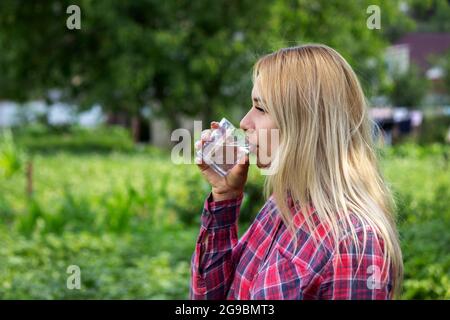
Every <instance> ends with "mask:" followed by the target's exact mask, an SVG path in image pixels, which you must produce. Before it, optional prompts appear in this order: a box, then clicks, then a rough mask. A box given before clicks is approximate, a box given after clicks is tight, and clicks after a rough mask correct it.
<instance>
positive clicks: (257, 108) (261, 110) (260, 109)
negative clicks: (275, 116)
mask: <svg viewBox="0 0 450 320" xmlns="http://www.w3.org/2000/svg"><path fill="white" fill-rule="evenodd" d="M255 109H256V110H258V111H260V112H263V113H265V112H266V111H265V110H264V109H263V108H260V107H255Z"/></svg>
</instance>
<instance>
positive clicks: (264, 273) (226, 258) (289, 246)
mask: <svg viewBox="0 0 450 320" xmlns="http://www.w3.org/2000/svg"><path fill="white" fill-rule="evenodd" d="M242 199H243V195H241V196H240V197H238V198H236V199H229V200H222V201H216V202H214V201H212V195H211V194H210V195H209V196H208V197H207V199H206V200H205V203H204V209H203V213H202V216H201V228H200V234H199V236H198V239H197V243H196V247H195V251H194V254H193V255H192V261H191V283H190V298H191V299H231V300H233V299H244V300H246V299H271V300H276V299H390V297H391V288H392V284H391V281H390V279H391V278H390V277H388V278H387V281H383V279H385V278H384V276H385V274H384V273H383V274H381V270H382V266H383V261H384V259H383V250H382V248H383V242H382V240H381V239H380V240H377V238H376V237H375V235H374V233H373V232H372V231H371V230H370V229H368V228H367V227H366V231H367V233H366V239H365V245H366V250H365V252H364V254H363V256H362V260H361V261H360V257H361V256H360V255H358V256H357V255H356V254H355V248H354V246H353V247H352V246H351V245H349V246H348V248H347V249H345V246H343V245H342V244H343V243H344V241H345V239H343V240H342V241H340V242H339V246H340V248H342V249H341V250H342V251H341V256H340V259H338V255H337V254H336V253H335V250H334V245H333V243H332V242H331V241H329V239H330V238H329V237H327V234H328V233H327V229H326V228H325V227H324V225H323V224H321V223H320V222H319V221H318V218H317V215H316V214H315V212H314V210H313V209H312V208H310V209H309V212H308V214H309V215H312V218H313V221H314V222H315V226H316V229H315V230H316V231H315V232H313V233H311V232H308V228H307V227H306V222H305V220H304V214H300V213H296V214H294V216H293V217H294V220H293V221H294V224H295V226H296V230H297V241H298V242H297V244H298V248H297V250H296V251H295V252H294V243H293V239H294V238H293V237H292V235H291V233H290V232H289V231H288V230H287V229H286V227H285V225H284V223H282V220H281V218H280V215H279V213H278V209H277V207H276V204H275V202H274V198H273V195H272V196H271V197H270V198H269V199H268V200H267V202H266V203H265V205H264V206H263V208H262V209H261V211H260V212H259V214H258V215H257V217H256V218H255V220H254V222H253V223H252V225H251V226H250V227H249V229H248V230H247V231H246V233H245V234H244V235H243V236H242V237H241V239H240V240H238V237H237V220H238V216H239V211H240V206H241V202H242ZM288 199H289V204H290V205H292V204H293V202H292V199H291V198H290V196H288ZM352 218H353V219H352V221H353V222H354V227H355V229H356V231H357V235H358V238H359V239H360V241H364V240H363V239H364V236H363V235H364V232H363V230H362V228H361V227H360V225H359V224H358V222H357V221H358V220H357V219H355V217H352ZM313 238H315V239H316V240H318V241H314V239H313ZM346 240H349V239H348V237H347V239H346ZM358 263H361V264H360V265H359V268H358Z"/></svg>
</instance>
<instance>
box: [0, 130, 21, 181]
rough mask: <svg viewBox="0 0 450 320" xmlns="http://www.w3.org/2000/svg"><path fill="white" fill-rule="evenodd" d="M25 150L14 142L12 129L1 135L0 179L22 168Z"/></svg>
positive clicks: (10, 175) (8, 176)
mask: <svg viewBox="0 0 450 320" xmlns="http://www.w3.org/2000/svg"><path fill="white" fill-rule="evenodd" d="M24 157H25V154H24V151H23V150H22V148H20V147H18V146H17V144H16V143H15V142H14V139H13V136H12V133H11V131H9V130H5V131H4V132H3V133H2V134H1V135H0V179H5V178H10V177H12V176H13V175H14V174H16V173H17V172H19V171H20V170H21V169H22V166H23V162H24Z"/></svg>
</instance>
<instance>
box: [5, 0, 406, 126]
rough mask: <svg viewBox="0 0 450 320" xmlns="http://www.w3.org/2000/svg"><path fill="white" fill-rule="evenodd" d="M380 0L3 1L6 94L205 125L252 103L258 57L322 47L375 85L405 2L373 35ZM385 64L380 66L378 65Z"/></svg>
mask: <svg viewBox="0 0 450 320" xmlns="http://www.w3.org/2000/svg"><path fill="white" fill-rule="evenodd" d="M373 2H375V4H377V3H376V2H377V1H369V0H367V1H360V2H354V1H336V0H335V1H314V2H310V1H307V0H297V1H287V0H282V1H277V2H272V1H268V0H262V1H252V0H240V1H238V0H217V1H214V2H211V1H207V0H196V1H190V0H179V1H158V0H140V1H127V2H124V1H114V2H112V1H104V0H103V1H101V0H99V1H90V0H78V1H72V0H71V1H69V0H61V1H56V0H53V1H52V0H47V1H39V2H37V1H36V2H29V1H20V0H19V1H17V0H4V1H1V2H0V48H1V49H2V54H1V55H0V74H1V76H0V96H1V97H2V98H9V99H13V100H20V101H26V100H29V99H33V98H46V99H47V100H50V98H51V97H50V95H49V94H48V93H49V89H54V88H56V89H58V90H59V91H60V92H61V93H62V95H61V96H60V97H59V99H60V100H61V101H64V102H69V103H73V104H75V105H77V106H79V107H80V108H86V107H91V106H92V105H93V104H96V103H98V104H100V105H101V106H102V108H103V109H104V110H105V111H113V112H117V111H121V112H125V113H126V114H129V115H131V117H133V118H139V117H142V110H143V109H144V108H147V110H149V111H150V112H149V113H150V114H151V116H152V117H162V118H164V119H166V120H167V121H168V122H169V124H170V125H171V127H172V128H175V127H178V119H179V116H181V115H189V116H199V115H201V117H202V119H203V120H204V121H206V122H208V121H210V120H212V119H214V118H216V117H217V115H218V114H219V113H220V112H223V111H225V110H226V111H227V112H228V110H230V109H234V110H238V111H239V112H241V113H243V112H245V110H246V109H248V107H249V104H250V99H249V96H250V89H251V88H250V86H251V81H250V75H251V67H252V64H253V63H254V62H255V61H256V59H257V57H258V56H260V55H262V54H264V53H268V52H270V51H272V50H275V49H278V48H281V47H283V46H290V45H295V44H300V43H305V42H321V43H325V44H328V45H330V46H332V47H335V48H336V49H337V50H338V51H340V52H341V53H342V54H343V55H344V57H346V58H347V59H348V60H349V62H350V63H351V64H352V66H354V68H355V70H356V71H357V73H358V74H359V75H360V78H361V80H362V82H363V85H364V86H365V88H372V87H376V86H377V81H379V80H378V79H379V78H380V74H381V73H382V64H381V60H382V53H383V50H384V47H385V46H386V44H387V43H386V41H385V37H386V34H385V33H384V32H385V31H383V30H384V28H389V26H391V25H394V24H395V23H397V22H398V21H403V20H404V19H406V17H404V16H403V15H402V14H401V12H400V11H399V10H398V8H397V6H398V1H378V4H379V6H380V8H381V12H382V29H381V31H380V30H369V29H368V28H367V27H366V20H367V18H368V14H367V13H366V9H367V7H368V6H369V5H370V4H373ZM69 5H78V6H79V7H80V9H81V29H80V30H76V29H74V30H69V29H67V28H66V19H67V18H68V14H66V8H67V7H68V6H69ZM374 61H375V62H377V61H378V63H373V62H374Z"/></svg>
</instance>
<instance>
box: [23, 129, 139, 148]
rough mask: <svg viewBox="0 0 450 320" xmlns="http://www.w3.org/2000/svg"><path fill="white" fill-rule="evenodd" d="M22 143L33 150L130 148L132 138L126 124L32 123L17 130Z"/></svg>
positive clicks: (131, 146)
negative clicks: (124, 125)
mask: <svg viewBox="0 0 450 320" xmlns="http://www.w3.org/2000/svg"><path fill="white" fill-rule="evenodd" d="M16 136H17V140H18V143H19V144H20V145H22V146H23V147H24V148H26V149H27V150H29V151H30V152H55V151H66V152H77V153H79V152H92V151H95V152H109V151H131V150H133V141H132V138H131V135H130V133H129V132H128V130H126V129H125V128H123V127H119V126H108V127H97V128H83V127H77V126H71V127H62V128H60V127H46V126H41V125H32V126H29V127H25V128H20V130H18V131H17V132H16Z"/></svg>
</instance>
